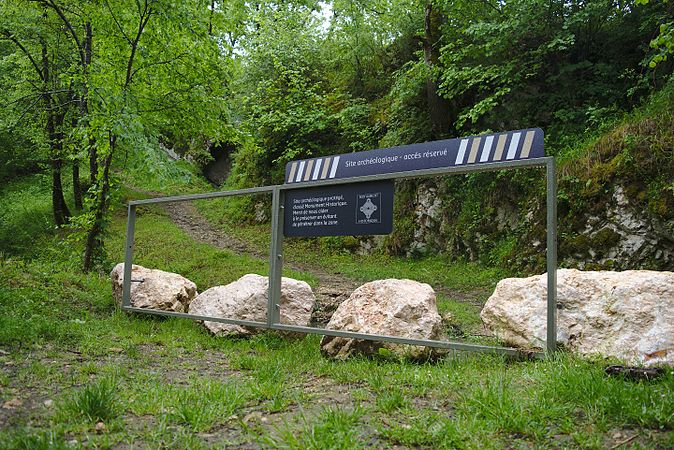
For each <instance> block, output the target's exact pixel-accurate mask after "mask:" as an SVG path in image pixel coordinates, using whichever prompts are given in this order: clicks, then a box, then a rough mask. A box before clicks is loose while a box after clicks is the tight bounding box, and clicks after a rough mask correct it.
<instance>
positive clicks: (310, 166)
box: [286, 156, 339, 183]
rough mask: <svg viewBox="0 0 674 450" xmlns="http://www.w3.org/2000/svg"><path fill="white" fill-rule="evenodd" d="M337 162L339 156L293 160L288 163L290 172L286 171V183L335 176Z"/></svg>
mask: <svg viewBox="0 0 674 450" xmlns="http://www.w3.org/2000/svg"><path fill="white" fill-rule="evenodd" d="M338 164H339V156H328V157H326V158H317V159H309V160H304V161H293V162H292V163H291V164H290V173H288V179H287V180H286V183H298V182H300V181H315V180H325V179H330V178H335V176H336V175H337V165H338Z"/></svg>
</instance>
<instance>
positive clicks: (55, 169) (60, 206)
mask: <svg viewBox="0 0 674 450" xmlns="http://www.w3.org/2000/svg"><path fill="white" fill-rule="evenodd" d="M40 44H41V47H42V81H43V89H44V92H43V93H42V100H43V101H44V105H45V110H46V111H47V126H46V128H47V129H46V131H47V139H48V140H49V160H50V164H51V175H52V184H51V186H52V191H51V199H52V210H53V212H54V222H55V223H56V225H58V226H61V225H64V224H65V223H66V222H67V221H68V218H69V217H70V211H69V210H68V205H67V204H66V200H65V198H64V197H63V184H62V182H61V166H62V165H63V161H62V160H61V153H62V150H63V132H62V131H61V126H62V125H63V119H64V117H63V114H62V113H60V112H57V111H55V110H54V107H53V102H52V94H51V93H50V88H51V86H50V84H51V74H50V71H49V69H50V67H49V53H48V52H47V43H46V42H45V41H44V40H42V41H41V42H40Z"/></svg>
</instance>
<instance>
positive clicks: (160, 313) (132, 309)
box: [122, 306, 268, 328]
mask: <svg viewBox="0 0 674 450" xmlns="http://www.w3.org/2000/svg"><path fill="white" fill-rule="evenodd" d="M122 309H123V310H124V311H129V312H135V313H142V314H152V315H155V316H169V317H182V318H184V319H192V320H203V321H208V322H219V323H226V324H229V325H241V326H244V327H252V328H268V326H267V323H266V322H253V321H250V320H237V319H226V318H224V317H208V316H199V315H196V314H187V313H181V312H175V311H163V310H160V309H149V308H135V307H133V306H124V307H122Z"/></svg>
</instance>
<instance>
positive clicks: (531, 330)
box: [480, 269, 674, 365]
mask: <svg viewBox="0 0 674 450" xmlns="http://www.w3.org/2000/svg"><path fill="white" fill-rule="evenodd" d="M546 280H547V275H545V274H544V275H539V276H533V277H529V278H507V279H504V280H501V281H500V282H499V283H498V285H497V286H496V290H495V291H494V293H493V294H492V296H491V297H490V298H489V300H487V303H486V305H485V306H484V308H483V310H482V312H481V313H480V316H481V317H482V320H483V322H484V323H485V325H486V326H487V328H489V329H490V330H491V331H492V332H493V333H494V335H495V336H496V337H498V338H499V339H501V340H503V341H504V342H505V343H507V344H509V345H512V346H516V347H522V348H539V349H540V348H543V346H544V343H545V333H546V310H547V284H546ZM557 303H558V315H557V339H558V342H559V343H560V344H562V345H563V346H564V347H566V348H567V349H569V350H571V351H573V352H576V353H579V354H581V355H586V356H589V355H602V356H607V357H615V358H619V359H622V360H624V361H626V362H628V363H630V364H643V365H657V364H662V363H664V364H670V365H671V364H673V363H674V273H673V272H655V271H650V270H628V271H625V272H609V271H602V272H584V271H580V270H575V269H560V270H558V271H557Z"/></svg>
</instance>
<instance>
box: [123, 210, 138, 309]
mask: <svg viewBox="0 0 674 450" xmlns="http://www.w3.org/2000/svg"><path fill="white" fill-rule="evenodd" d="M126 220H127V221H126V248H125V255H124V281H123V284H122V308H124V307H128V306H131V267H132V266H131V264H132V263H131V261H132V260H133V240H134V239H133V235H134V232H135V228H136V205H129V212H128V216H127V219H126Z"/></svg>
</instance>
